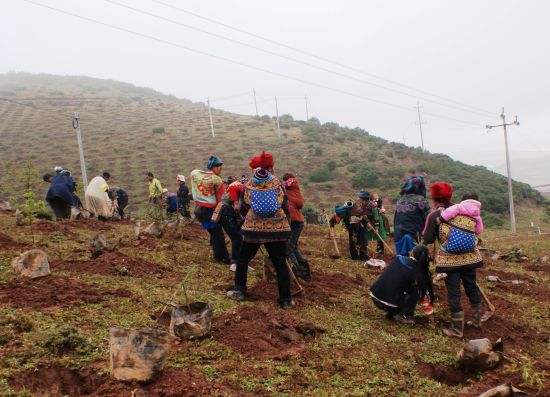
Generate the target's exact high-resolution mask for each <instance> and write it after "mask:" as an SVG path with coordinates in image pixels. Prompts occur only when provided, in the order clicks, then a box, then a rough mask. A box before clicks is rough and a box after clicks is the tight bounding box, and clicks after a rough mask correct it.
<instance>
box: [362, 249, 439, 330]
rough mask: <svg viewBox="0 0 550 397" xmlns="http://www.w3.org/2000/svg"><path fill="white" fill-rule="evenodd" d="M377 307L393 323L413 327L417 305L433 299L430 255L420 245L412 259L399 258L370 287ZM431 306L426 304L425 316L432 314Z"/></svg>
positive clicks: (398, 256)
mask: <svg viewBox="0 0 550 397" xmlns="http://www.w3.org/2000/svg"><path fill="white" fill-rule="evenodd" d="M370 296H371V298H372V302H373V303H374V306H376V307H377V308H379V309H381V310H383V311H385V312H386V317H387V318H388V319H390V320H393V321H397V322H399V323H402V324H414V311H415V308H416V304H417V303H419V302H422V301H423V300H424V297H426V296H429V297H433V296H434V295H433V290H432V277H431V272H430V269H429V251H428V247H426V246H425V245H417V246H416V247H414V249H413V250H412V252H411V254H410V256H404V255H397V256H396V257H395V258H393V259H392V261H391V262H390V264H389V265H388V267H387V268H386V269H385V270H384V271H383V272H382V273H381V274H380V276H378V278H377V279H376V281H375V282H374V284H373V285H372V286H371V287H370ZM431 304H432V302H429V304H427V305H426V304H424V305H423V306H424V313H426V314H431V311H432V308H431Z"/></svg>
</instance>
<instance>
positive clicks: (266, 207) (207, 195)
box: [191, 152, 310, 309]
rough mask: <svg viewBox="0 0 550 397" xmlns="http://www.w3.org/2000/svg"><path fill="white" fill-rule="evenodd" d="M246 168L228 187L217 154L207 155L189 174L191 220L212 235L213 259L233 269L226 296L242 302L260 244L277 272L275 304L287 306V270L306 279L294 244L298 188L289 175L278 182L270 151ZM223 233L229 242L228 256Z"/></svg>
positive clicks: (300, 223) (301, 222)
mask: <svg viewBox="0 0 550 397" xmlns="http://www.w3.org/2000/svg"><path fill="white" fill-rule="evenodd" d="M249 166H250V169H251V175H250V176H247V175H243V176H241V177H240V178H235V177H231V178H230V180H228V182H229V183H225V182H224V181H223V180H222V178H221V174H222V170H223V161H222V160H221V159H220V158H219V157H217V156H211V157H210V158H209V159H208V162H207V163H206V166H205V168H204V169H196V170H193V171H192V172H191V192H192V196H193V200H194V202H195V217H196V219H197V220H198V221H199V222H200V223H201V225H202V227H203V228H204V229H205V230H206V231H207V232H208V233H209V235H210V245H211V247H212V254H213V257H214V259H215V260H216V261H218V262H221V263H226V264H228V265H230V266H231V269H232V270H234V271H235V284H234V287H233V288H232V289H231V290H230V291H228V292H227V296H228V297H229V298H232V299H236V300H239V301H240V300H243V299H244V298H245V296H246V288H247V286H246V285H247V274H248V269H249V263H250V261H251V260H252V259H253V258H254V257H255V256H256V254H257V252H258V250H259V249H260V247H261V246H262V245H263V246H264V247H265V249H266V251H267V254H268V255H269V258H270V260H271V262H272V264H273V267H274V268H275V272H276V274H277V285H278V290H279V300H278V301H279V304H280V306H281V307H282V308H285V309H286V308H290V307H292V306H293V305H294V303H293V301H292V299H291V295H290V274H289V271H293V272H294V273H295V274H296V276H298V277H302V278H308V277H309V275H310V268H309V263H308V261H307V260H306V259H305V258H304V257H303V255H302V253H301V252H300V249H299V245H298V241H299V238H300V234H301V232H302V230H303V228H304V218H303V216H302V213H301V209H302V207H303V205H304V200H303V198H302V194H301V191H300V185H299V182H298V179H297V178H296V177H295V176H294V175H293V174H291V173H286V174H284V175H283V180H282V181H281V180H280V179H279V178H277V177H276V176H275V174H274V166H275V162H274V159H273V156H272V155H271V154H269V153H266V152H262V153H261V154H260V155H259V156H255V157H253V158H252V159H251V160H250V162H249ZM225 234H227V236H228V237H229V239H230V240H231V255H229V252H228V250H227V248H226V246H225ZM287 261H288V262H287Z"/></svg>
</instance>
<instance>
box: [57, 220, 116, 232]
mask: <svg viewBox="0 0 550 397" xmlns="http://www.w3.org/2000/svg"><path fill="white" fill-rule="evenodd" d="M60 223H61V224H62V225H63V226H69V227H73V228H77V229H88V230H94V231H99V230H101V231H105V230H111V229H112V228H113V226H112V225H111V224H110V223H108V222H102V221H99V220H97V219H75V220H64V221H61V222H60Z"/></svg>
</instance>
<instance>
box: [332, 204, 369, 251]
mask: <svg viewBox="0 0 550 397" xmlns="http://www.w3.org/2000/svg"><path fill="white" fill-rule="evenodd" d="M334 213H335V215H334V216H333V217H332V218H331V219H330V220H329V226H330V227H331V228H334V226H335V225H336V224H338V223H340V222H341V221H343V222H344V227H345V228H346V230H347V231H348V240H349V255H350V256H349V257H350V259H353V260H363V261H366V260H369V259H370V256H369V255H368V254H367V238H366V235H367V231H366V229H365V227H364V225H363V224H362V222H361V221H362V219H363V208H362V207H361V205H360V204H359V203H356V202H354V201H353V200H348V201H346V202H345V203H344V204H343V205H337V206H336V207H334ZM357 246H359V253H357Z"/></svg>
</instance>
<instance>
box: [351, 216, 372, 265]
mask: <svg viewBox="0 0 550 397" xmlns="http://www.w3.org/2000/svg"><path fill="white" fill-rule="evenodd" d="M348 238H349V255H350V257H351V258H352V259H365V260H366V259H369V255H368V254H367V244H368V240H367V231H366V230H365V228H363V227H362V226H361V225H360V224H359V223H352V224H351V225H350V227H349V229H348ZM357 245H358V246H359V254H357V248H356V246H357Z"/></svg>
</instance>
